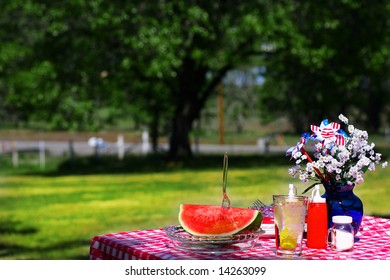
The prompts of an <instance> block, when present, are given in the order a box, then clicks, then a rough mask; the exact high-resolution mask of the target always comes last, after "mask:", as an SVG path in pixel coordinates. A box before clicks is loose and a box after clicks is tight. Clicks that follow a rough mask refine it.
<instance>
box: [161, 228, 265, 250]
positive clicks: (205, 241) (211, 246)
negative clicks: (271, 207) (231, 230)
mask: <svg viewBox="0 0 390 280" xmlns="http://www.w3.org/2000/svg"><path fill="white" fill-rule="evenodd" d="M164 230H165V233H166V234H167V236H168V238H169V239H170V241H171V244H172V245H173V246H174V247H175V248H177V249H180V250H184V251H189V252H197V253H203V254H224V253H233V252H240V251H244V250H250V249H252V248H253V247H254V246H255V245H256V242H257V239H258V238H259V237H260V236H261V235H262V234H264V231H263V230H260V231H257V232H252V233H242V234H234V235H231V236H194V235H191V234H189V233H188V232H186V231H185V230H184V229H183V228H182V227H181V226H180V225H178V226H166V227H165V228H164Z"/></svg>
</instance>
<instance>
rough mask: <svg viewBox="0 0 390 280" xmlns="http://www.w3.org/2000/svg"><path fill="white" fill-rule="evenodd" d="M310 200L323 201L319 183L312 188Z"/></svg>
mask: <svg viewBox="0 0 390 280" xmlns="http://www.w3.org/2000/svg"><path fill="white" fill-rule="evenodd" d="M311 202H315V203H325V202H326V199H325V198H323V197H321V195H320V185H315V187H314V190H313V191H312V192H311Z"/></svg>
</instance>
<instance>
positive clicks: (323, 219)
mask: <svg viewBox="0 0 390 280" xmlns="http://www.w3.org/2000/svg"><path fill="white" fill-rule="evenodd" d="M327 238H328V211H327V207H326V199H325V198H322V197H321V196H320V186H319V185H316V186H315V189H314V190H313V192H312V195H311V199H310V201H309V205H308V208H307V243H306V244H307V247H308V248H316V249H326V247H327V246H328V241H327Z"/></svg>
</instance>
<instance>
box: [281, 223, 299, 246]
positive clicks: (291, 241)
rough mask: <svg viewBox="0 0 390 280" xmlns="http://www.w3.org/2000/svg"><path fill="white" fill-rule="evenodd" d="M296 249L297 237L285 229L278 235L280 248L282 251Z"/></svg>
mask: <svg viewBox="0 0 390 280" xmlns="http://www.w3.org/2000/svg"><path fill="white" fill-rule="evenodd" d="M296 247H297V236H296V234H294V232H291V231H289V230H288V229H287V228H285V229H284V230H283V231H282V232H281V233H280V248H282V249H283V250H294V249H295V248H296Z"/></svg>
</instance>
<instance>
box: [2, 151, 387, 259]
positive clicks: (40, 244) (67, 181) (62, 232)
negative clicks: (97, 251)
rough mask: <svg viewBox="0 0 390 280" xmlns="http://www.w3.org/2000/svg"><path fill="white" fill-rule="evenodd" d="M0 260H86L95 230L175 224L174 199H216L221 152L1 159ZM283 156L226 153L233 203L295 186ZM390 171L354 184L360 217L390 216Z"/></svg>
mask: <svg viewBox="0 0 390 280" xmlns="http://www.w3.org/2000/svg"><path fill="white" fill-rule="evenodd" d="M0 164H1V167H2V168H1V171H0V221H1V224H0V259H88V256H89V245H90V241H91V238H92V237H93V236H94V235H98V234H105V233H110V232H119V231H130V230H136V229H150V228H160V227H164V226H165V225H170V224H177V214H178V209H179V204H180V203H204V204H220V203H221V198H222V194H221V180H222V156H220V157H219V156H210V157H200V158H196V159H195V160H193V161H191V162H182V163H180V164H172V163H166V162H164V161H163V160H162V159H161V158H160V157H152V158H148V157H130V158H127V159H126V160H125V161H123V162H119V161H118V160H116V159H113V158H111V159H110V158H104V159H103V158H100V159H94V158H85V159H80V160H77V161H75V162H72V163H67V164H62V165H58V164H59V162H54V163H53V164H51V165H50V164H48V166H49V167H48V168H47V170H45V171H40V170H39V168H37V167H31V166H30V167H29V166H27V167H26V168H23V166H21V167H20V168H19V169H17V170H15V169H12V167H10V166H7V164H6V163H4V162H2V161H0ZM289 166H290V165H289V162H288V160H286V159H285V158H284V157H283V156H280V155H277V156H275V157H273V156H268V157H260V156H232V157H230V159H229V173H228V188H227V189H228V194H229V196H230V198H231V201H232V206H238V207H247V206H249V205H250V204H251V203H252V201H253V200H255V199H256V198H260V199H261V200H263V201H264V202H266V203H271V200H272V194H275V193H285V192H286V191H287V189H288V183H294V184H296V186H297V188H298V191H300V192H301V191H303V190H304V189H305V187H306V185H304V184H302V183H300V182H299V181H298V179H292V178H290V177H289V175H288V173H287V169H288V167H289ZM389 173H390V168H386V169H381V168H378V169H377V171H376V172H372V173H370V174H367V175H368V176H367V177H366V178H367V179H366V182H365V183H364V184H363V185H360V186H358V187H357V188H356V194H357V195H358V196H359V197H360V198H361V199H362V200H363V203H364V206H365V214H371V215H372V214H375V215H380V216H386V217H389V216H390V204H389V203H388V201H390V176H389Z"/></svg>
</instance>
